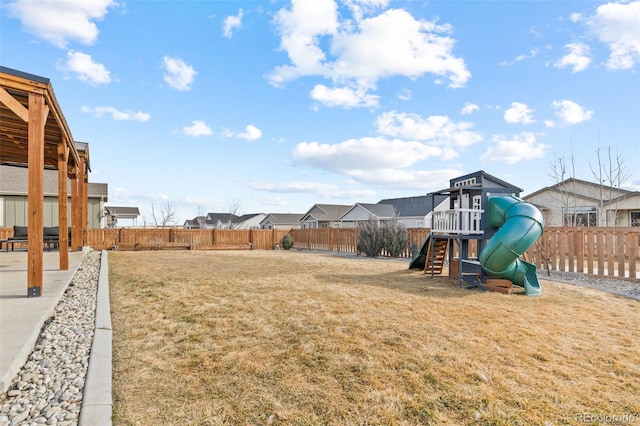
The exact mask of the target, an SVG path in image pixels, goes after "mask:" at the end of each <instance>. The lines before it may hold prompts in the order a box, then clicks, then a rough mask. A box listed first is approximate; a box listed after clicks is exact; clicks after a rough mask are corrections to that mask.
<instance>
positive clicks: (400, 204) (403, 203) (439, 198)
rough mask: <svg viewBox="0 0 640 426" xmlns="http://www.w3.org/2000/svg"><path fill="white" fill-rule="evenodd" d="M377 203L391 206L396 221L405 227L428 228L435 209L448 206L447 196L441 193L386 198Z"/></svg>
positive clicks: (443, 208) (442, 208)
mask: <svg viewBox="0 0 640 426" xmlns="http://www.w3.org/2000/svg"><path fill="white" fill-rule="evenodd" d="M378 204H388V205H391V206H393V209H394V211H395V212H396V216H397V218H398V222H400V223H402V224H403V225H404V226H406V227H407V228H429V227H430V226H431V216H432V213H433V212H434V211H435V210H446V209H448V208H449V197H448V196H447V195H443V194H435V195H434V196H433V197H432V196H431V195H422V196H419V197H405V198H388V199H386V200H380V201H379V202H378Z"/></svg>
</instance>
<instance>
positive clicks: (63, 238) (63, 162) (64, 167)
mask: <svg viewBox="0 0 640 426" xmlns="http://www.w3.org/2000/svg"><path fill="white" fill-rule="evenodd" d="M79 146H80V147H81V149H78V148H77V147H76V143H75V142H74V140H73V137H72V136H71V131H70V130H69V126H68V125H67V122H66V120H65V118H64V115H63V114H62V110H61V108H60V105H58V101H57V100H56V97H55V94H54V92H53V87H52V86H51V83H50V81H49V79H47V78H44V77H39V76H36V75H32V74H27V73H24V72H21V71H16V70H13V69H10V68H6V67H2V66H0V164H22V165H27V167H28V169H29V173H28V181H29V182H28V187H29V191H28V202H27V207H28V222H27V226H28V242H27V249H28V255H27V296H28V297H37V296H40V295H41V294H42V279H43V248H44V241H43V240H44V238H43V226H44V211H43V210H44V169H45V168H53V169H57V170H58V218H59V221H58V226H59V229H60V250H59V255H60V270H67V269H69V251H68V250H67V249H66V248H67V247H69V237H68V234H67V232H65V231H66V229H67V226H68V223H69V217H68V213H67V210H68V206H67V198H68V196H69V195H68V194H67V179H71V224H72V225H71V247H72V248H73V249H74V250H80V249H82V246H83V245H84V244H83V229H84V228H86V226H87V223H88V216H87V186H88V185H87V183H88V172H89V151H88V149H87V146H86V144H79Z"/></svg>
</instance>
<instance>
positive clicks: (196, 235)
mask: <svg viewBox="0 0 640 426" xmlns="http://www.w3.org/2000/svg"><path fill="white" fill-rule="evenodd" d="M407 231H408V233H409V244H408V247H407V250H405V252H404V253H403V254H402V255H401V256H402V257H405V258H410V257H411V248H413V249H417V248H419V247H420V246H421V245H422V243H423V242H424V239H425V238H426V236H427V234H428V233H429V229H426V228H412V229H408V230H407ZM286 234H290V235H291V237H292V238H293V241H294V248H296V249H302V250H318V251H332V252H342V253H354V254H355V253H356V252H357V246H358V229H356V228H350V229H339V228H336V229H292V230H281V229H270V230H263V229H260V230H258V229H251V230H229V229H182V228H119V229H89V230H88V231H87V232H86V233H85V245H88V246H90V247H92V248H94V249H96V250H101V249H113V248H121V249H124V248H129V249H132V248H133V249H136V248H138V249H167V248H190V249H196V250H198V249H199V250H207V249H209V250H211V249H221V248H228V249H233V248H241V247H242V248H249V247H251V248H255V249H264V250H272V249H274V248H275V247H276V245H277V244H279V243H280V241H281V240H282V237H284V236H285V235H286ZM12 235H13V229H12V228H0V239H6V238H8V237H11V236H12ZM454 246H455V245H454ZM454 249H455V247H454ZM471 251H473V252H475V251H474V250H471ZM383 255H385V253H383ZM525 258H526V259H527V261H529V262H531V263H534V264H535V265H537V266H538V267H539V268H540V269H544V270H546V269H547V267H549V268H550V269H551V270H555V271H563V272H581V273H586V274H593V275H606V276H615V277H626V278H640V229H639V228H636V227H630V228H596V227H593V228H582V229H577V228H562V227H558V228H546V229H545V230H544V233H543V234H542V237H541V238H540V239H539V240H538V241H537V242H536V243H535V244H534V245H533V246H532V247H531V248H530V249H529V250H528V251H527V252H526V253H525Z"/></svg>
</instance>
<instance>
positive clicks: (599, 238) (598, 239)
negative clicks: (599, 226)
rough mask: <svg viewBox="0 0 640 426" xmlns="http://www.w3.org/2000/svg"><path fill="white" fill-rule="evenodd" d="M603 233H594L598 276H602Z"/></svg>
mask: <svg viewBox="0 0 640 426" xmlns="http://www.w3.org/2000/svg"><path fill="white" fill-rule="evenodd" d="M604 234H605V233H604V231H596V253H597V254H596V256H597V257H598V272H597V273H598V274H600V275H602V274H604V254H605V247H604Z"/></svg>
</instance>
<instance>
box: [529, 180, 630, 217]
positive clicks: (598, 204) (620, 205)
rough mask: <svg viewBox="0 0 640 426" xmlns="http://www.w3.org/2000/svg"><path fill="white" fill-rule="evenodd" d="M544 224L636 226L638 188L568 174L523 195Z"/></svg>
mask: <svg viewBox="0 0 640 426" xmlns="http://www.w3.org/2000/svg"><path fill="white" fill-rule="evenodd" d="M523 199H524V200H525V201H527V202H528V203H531V204H534V205H535V206H537V207H538V208H539V209H540V210H541V211H542V213H543V215H544V216H545V224H546V226H565V225H566V226H640V192H638V191H629V190H626V189H622V188H615V187H610V186H607V185H601V184H598V183H594V182H588V181H584V180H580V179H575V178H569V179H566V180H564V181H562V182H559V183H557V184H555V185H552V186H547V187H544V188H542V189H539V190H537V191H535V192H533V193H531V194H529V195H527V196H525V197H523Z"/></svg>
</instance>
